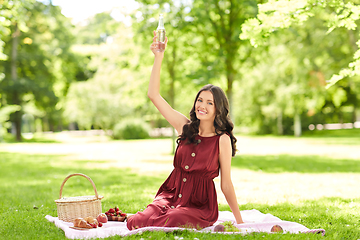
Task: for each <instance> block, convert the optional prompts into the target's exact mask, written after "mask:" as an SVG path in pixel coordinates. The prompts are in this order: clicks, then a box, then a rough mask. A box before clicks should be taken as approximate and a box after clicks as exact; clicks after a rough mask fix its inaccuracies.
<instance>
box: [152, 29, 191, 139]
mask: <svg viewBox="0 0 360 240" xmlns="http://www.w3.org/2000/svg"><path fill="white" fill-rule="evenodd" d="M167 41H168V40H167V38H166V39H165V49H166V45H167ZM150 49H151V51H152V52H153V53H154V55H155V59H154V65H153V68H152V71H151V76H150V82H149V89H148V97H149V98H150V100H151V101H152V103H153V104H154V105H155V107H156V108H157V109H158V110H159V112H160V113H161V114H162V115H163V116H164V118H165V119H166V120H167V121H168V122H169V123H170V124H171V126H173V127H174V128H175V129H176V131H177V132H178V134H179V135H180V134H181V133H182V127H183V126H184V125H185V124H186V123H187V122H189V119H188V118H187V117H186V116H185V115H183V114H182V113H180V112H178V111H176V110H174V109H173V108H172V107H171V106H170V105H169V104H168V103H167V102H166V101H165V99H164V98H163V97H162V96H161V95H160V70H161V63H162V60H163V58H164V51H159V45H158V43H157V42H156V34H155V31H154V38H153V43H152V44H151V46H150Z"/></svg>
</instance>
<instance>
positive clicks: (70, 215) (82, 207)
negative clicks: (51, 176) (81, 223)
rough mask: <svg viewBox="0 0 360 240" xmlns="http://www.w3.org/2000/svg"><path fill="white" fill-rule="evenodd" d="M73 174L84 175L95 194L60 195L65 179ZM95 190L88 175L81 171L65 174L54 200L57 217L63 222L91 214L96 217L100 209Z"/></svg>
mask: <svg viewBox="0 0 360 240" xmlns="http://www.w3.org/2000/svg"><path fill="white" fill-rule="evenodd" d="M73 176H82V177H85V178H86V179H87V180H89V182H90V183H91V184H92V186H93V188H94V191H95V196H79V197H64V198H63V197H62V191H63V188H64V185H65V183H66V181H67V180H68V179H69V178H71V177H73ZM102 198H104V197H103V196H99V195H98V192H97V190H96V186H95V184H94V182H93V181H92V180H91V178H90V177H88V176H86V175H85V174H82V173H74V174H70V175H69V176H67V177H66V178H65V179H64V181H63V182H62V184H61V187H60V198H59V199H57V200H55V203H56V205H57V212H58V217H59V219H60V220H62V221H65V222H73V221H74V220H75V219H76V218H85V217H89V216H92V217H94V218H96V217H97V216H98V215H99V214H100V213H101V211H102V209H101V199H102Z"/></svg>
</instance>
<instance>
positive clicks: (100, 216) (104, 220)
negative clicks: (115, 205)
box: [96, 213, 108, 223]
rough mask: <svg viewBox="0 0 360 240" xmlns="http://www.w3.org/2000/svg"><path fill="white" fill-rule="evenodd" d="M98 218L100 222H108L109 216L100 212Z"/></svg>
mask: <svg viewBox="0 0 360 240" xmlns="http://www.w3.org/2000/svg"><path fill="white" fill-rule="evenodd" d="M96 220H97V221H98V222H99V223H107V221H108V219H107V216H106V215H105V213H100V214H99V215H98V216H97V218H96Z"/></svg>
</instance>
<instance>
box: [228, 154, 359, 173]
mask: <svg viewBox="0 0 360 240" xmlns="http://www.w3.org/2000/svg"><path fill="white" fill-rule="evenodd" d="M231 165H232V166H233V167H236V168H242V169H249V170H254V171H263V172H268V173H282V172H299V173H331V172H333V173H335V172H338V173H339V172H352V173H358V172H360V160H353V159H334V158H330V157H325V156H317V155H310V156H309V155H302V156H294V155H285V154H283V155H265V156H258V155H241V156H236V157H234V158H233V159H232V162H231Z"/></svg>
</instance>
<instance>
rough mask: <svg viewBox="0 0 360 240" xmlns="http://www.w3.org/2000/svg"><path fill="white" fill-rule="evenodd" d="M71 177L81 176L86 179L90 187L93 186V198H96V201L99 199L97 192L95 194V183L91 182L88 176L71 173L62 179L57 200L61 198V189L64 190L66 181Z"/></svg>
mask: <svg viewBox="0 0 360 240" xmlns="http://www.w3.org/2000/svg"><path fill="white" fill-rule="evenodd" d="M73 176H82V177H84V178H86V179H87V180H89V182H90V183H91V185H92V186H93V189H94V191H95V197H96V199H99V195H98V192H97V190H96V186H95V183H94V182H93V180H91V178H90V177H88V176H86V175H85V174H82V173H73V174H70V175H69V176H67V177H66V178H65V179H64V181H63V182H62V184H61V187H60V198H59V199H61V197H62V191H63V188H64V185H65V183H66V181H67V180H68V179H69V178H71V177H73Z"/></svg>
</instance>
